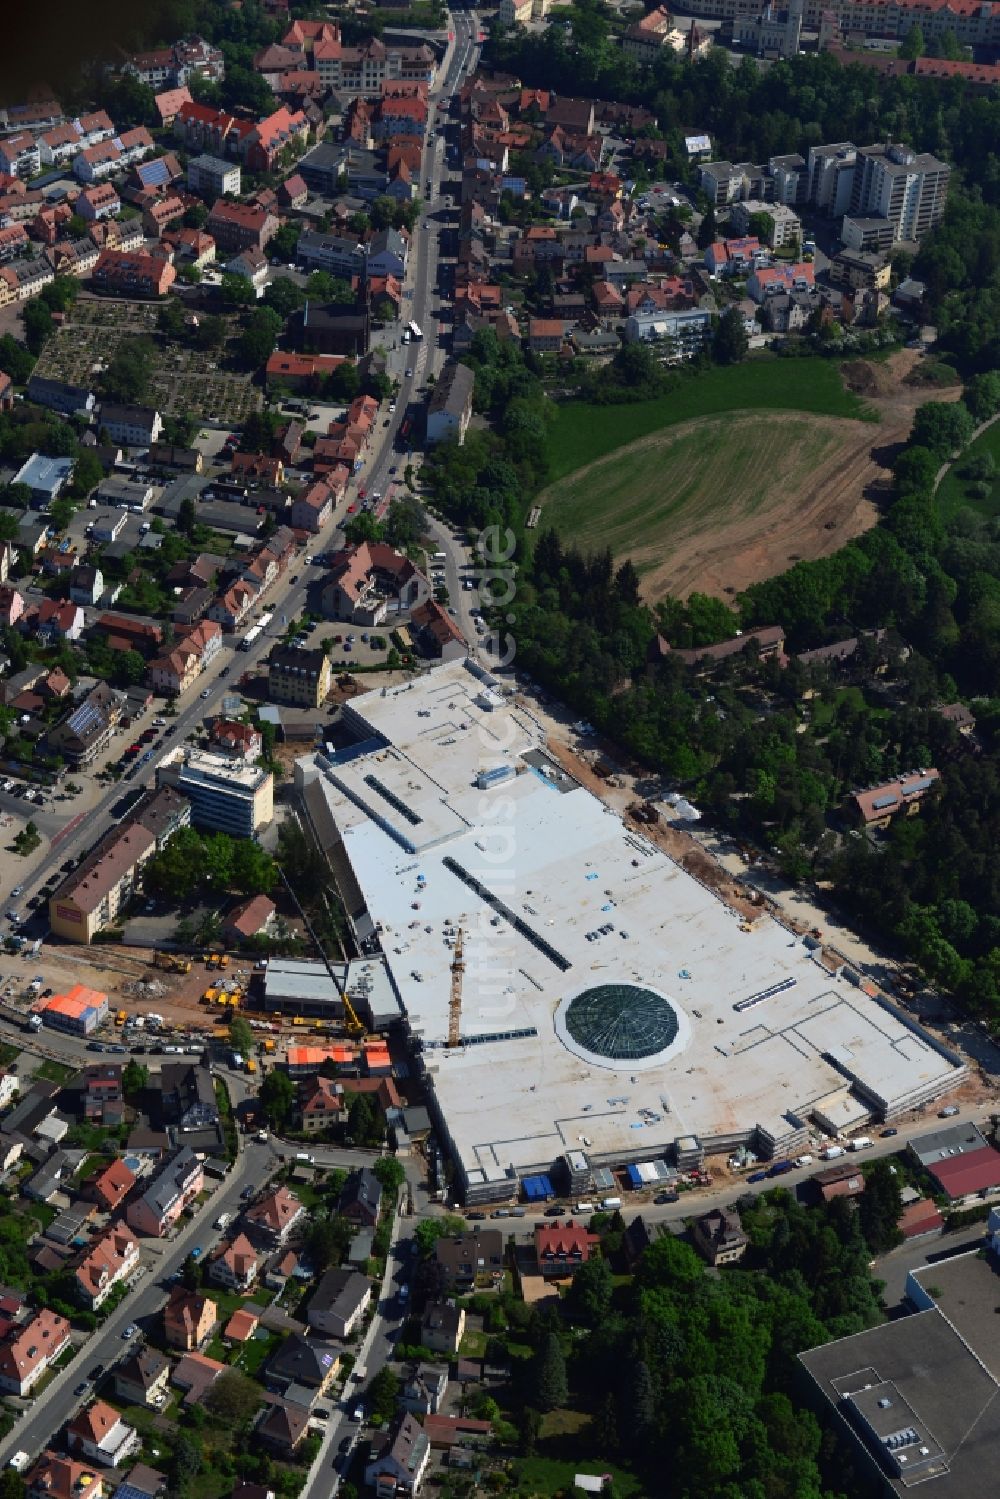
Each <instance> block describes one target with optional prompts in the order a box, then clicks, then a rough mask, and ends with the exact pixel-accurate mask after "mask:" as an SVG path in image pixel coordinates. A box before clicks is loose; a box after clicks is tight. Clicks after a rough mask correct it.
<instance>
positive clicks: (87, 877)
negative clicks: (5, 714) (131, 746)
mask: <svg viewBox="0 0 1000 1499" xmlns="http://www.w3.org/2000/svg"><path fill="white" fill-rule="evenodd" d="M102 685H103V684H102ZM85 701H86V700H85ZM77 711H78V710H74V714H72V715H71V716H70V718H69V720H68V724H69V725H70V726H72V724H73V718H74V716H75V713H76V712H77ZM80 732H81V733H82V732H83V731H82V729H81V731H80ZM108 740H110V730H109V731H108ZM49 742H50V744H56V743H58V744H59V745H60V747H61V748H62V746H63V745H65V744H66V743H67V740H66V738H65V737H58V738H57V736H56V735H55V734H54V733H50V734H49ZM95 742H99V738H98V740H97V741H95ZM62 752H63V753H65V749H63V750H62ZM67 758H70V757H69V756H67ZM93 758H96V755H95V756H94V757H93ZM71 763H74V764H80V765H82V764H87V763H90V762H89V759H88V757H87V756H86V755H85V754H84V755H79V756H77V755H74V756H73V759H72V762H71ZM155 848H156V840H155V838H153V836H152V835H151V834H150V833H147V832H146V830H145V829H144V828H137V827H134V826H126V827H125V828H122V829H116V830H115V831H114V832H113V833H112V834H110V835H109V836H108V838H107V839H105V840H104V841H103V842H102V843H101V844H99V845H98V847H97V849H95V850H94V851H93V852H92V853H91V854H88V856H87V857H86V858H85V859H84V861H83V863H82V864H80V865H78V866H77V868H76V869H75V870H73V872H72V874H70V875H68V876H67V878H66V879H65V880H64V881H63V883H62V885H61V886H59V887H58V888H57V890H56V892H55V894H54V895H52V896H51V897H50V898H49V924H50V926H51V927H52V930H53V931H54V932H55V933H56V935H57V936H60V937H66V938H68V939H69V940H70V941H75V942H90V941H91V940H92V939H93V937H94V935H95V933H97V932H99V931H101V930H102V928H103V927H106V926H108V925H109V923H110V922H112V921H113V920H114V918H115V916H117V914H118V912H119V911H120V910H121V909H122V907H123V906H125V905H126V904H127V903H128V901H129V899H130V898H131V895H132V892H133V890H134V889H135V887H136V884H137V882H138V878H139V875H140V872H141V869H142V866H143V864H145V862H146V860H147V859H148V858H150V857H151V855H152V854H153V852H154V850H155Z"/></svg>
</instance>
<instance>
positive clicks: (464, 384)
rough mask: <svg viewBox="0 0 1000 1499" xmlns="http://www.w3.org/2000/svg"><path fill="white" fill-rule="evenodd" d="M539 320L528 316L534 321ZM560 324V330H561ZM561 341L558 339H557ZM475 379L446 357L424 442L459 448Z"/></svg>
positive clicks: (469, 419)
mask: <svg viewBox="0 0 1000 1499" xmlns="http://www.w3.org/2000/svg"><path fill="white" fill-rule="evenodd" d="M538 321H539V319H537V318H535V319H532V322H533V323H534V322H538ZM561 326H562V325H561V324H560V331H561ZM560 342H561V338H560ZM474 384H475V378H474V375H473V372H472V370H471V369H469V367H468V365H465V364H459V363H458V362H457V361H455V360H449V362H448V363H447V364H446V365H445V367H444V369H443V370H442V372H441V375H440V378H439V379H438V381H437V383H436V384H435V386H434V390H433V391H432V393H431V398H430V401H429V403H428V407H427V441H428V443H430V444H434V443H438V442H444V441H452V440H453V441H455V442H457V443H458V445H459V447H461V445H462V443H463V442H464V441H465V434H466V432H467V431H468V427H469V422H470V421H471V420H472V395H473V386H474Z"/></svg>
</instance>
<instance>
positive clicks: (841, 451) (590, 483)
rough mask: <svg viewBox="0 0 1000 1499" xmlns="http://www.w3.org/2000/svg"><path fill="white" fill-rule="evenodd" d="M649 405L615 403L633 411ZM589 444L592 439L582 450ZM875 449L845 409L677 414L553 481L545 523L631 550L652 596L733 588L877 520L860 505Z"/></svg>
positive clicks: (598, 415)
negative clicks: (834, 412) (833, 413)
mask: <svg viewBox="0 0 1000 1499" xmlns="http://www.w3.org/2000/svg"><path fill="white" fill-rule="evenodd" d="M806 362H807V363H810V362H809V361H806ZM800 363H801V362H800V361H796V363H795V369H796V370H797V369H798V368H799V366H800ZM759 368H760V370H761V372H770V370H772V369H773V368H775V366H772V365H761V366H760V367H759ZM827 368H828V366H826V365H821V366H820V369H822V370H826V369H827ZM718 373H720V374H730V373H734V374H738V373H741V371H740V370H736V371H728V370H723V371H719V372H718ZM706 378H710V377H706ZM696 388H699V386H698V384H697V383H692V385H691V386H686V387H684V388H683V389H682V392H681V393H682V394H687V393H688V392H689V391H690V390H693V389H696ZM765 393H766V392H765ZM849 399H850V400H853V397H850V398H849ZM639 410H640V408H637V407H621V408H615V411H616V412H617V413H618V414H619V415H621V416H622V417H624V418H627V417H630V416H633V415H635V414H636V412H638V411H639ZM604 415H605V413H604V412H603V411H597V412H594V413H593V417H594V421H595V423H599V422H600V421H601V419H602V418H603V416H604ZM586 446H587V442H586V440H585V439H583V438H582V437H581V439H580V445H579V449H578V451H579V452H580V455H581V457H582V456H583V451H584V449H585V448H586ZM870 449H871V428H870V426H868V424H867V423H860V422H858V421H851V420H847V419H844V418H843V417H830V416H818V415H813V416H807V415H805V414H800V413H796V412H782V413H780V414H779V413H777V412H774V411H761V412H758V413H753V412H749V411H746V410H743V411H739V412H733V413H730V414H729V415H725V416H722V415H716V416H703V417H701V418H700V419H696V420H690V421H687V422H685V423H684V424H683V425H681V424H679V422H677V421H675V422H672V423H671V424H670V425H668V426H666V427H662V428H661V429H660V430H659V431H655V432H652V433H649V432H647V433H646V434H644V435H640V434H639V433H636V434H635V437H634V439H633V440H632V441H631V442H630V445H629V446H628V447H627V448H626V449H618V450H617V451H615V452H612V453H605V455H604V456H603V457H602V458H600V459H599V460H597V461H595V462H593V463H589V464H586V465H584V466H580V467H577V468H576V469H575V470H574V472H573V473H572V474H570V475H568V476H566V477H564V478H562V479H560V480H558V481H557V482H556V483H555V484H552V485H550V486H549V488H548V489H546V490H545V491H544V493H543V494H542V495H540V496H539V504H540V505H541V509H542V524H543V525H552V526H554V527H555V528H556V530H557V531H558V532H559V533H560V535H561V536H563V537H564V538H566V539H567V540H570V539H571V540H572V541H573V542H575V543H576V544H577V545H578V546H579V547H580V548H581V549H582V550H584V551H589V550H597V549H599V548H602V547H605V546H609V547H610V548H611V550H612V552H613V554H614V556H615V557H616V558H622V557H631V559H632V562H633V563H634V564H635V567H636V568H637V570H638V572H639V574H640V577H641V578H642V581H643V592H644V594H645V595H646V596H647V597H648V598H651V599H653V598H658V597H661V596H662V595H663V593H665V592H670V593H675V594H679V595H683V594H684V593H687V592H689V591H690V590H691V589H693V588H695V589H700V590H702V591H704V592H710V593H715V594H724V593H728V594H731V593H733V592H738V591H739V590H740V589H741V588H744V587H746V586H747V584H748V583H750V582H754V581H756V580H757V579H759V578H763V577H768V576H771V575H772V574H773V573H775V572H779V571H781V570H782V569H783V568H784V567H787V566H788V564H789V562H791V561H793V560H798V559H799V558H803V557H815V556H822V555H825V554H826V553H827V552H829V551H832V550H834V549H835V547H836V546H837V545H842V544H843V542H844V541H845V540H846V539H848V536H850V535H855V534H857V532H858V530H861V529H864V524H865V523H867V524H871V520H870V519H868V520H867V521H865V520H864V517H863V516H860V512H859V510H858V504H859V499H860V493H861V486H862V482H863V470H864V468H865V466H866V465H867V464H868V463H869V462H870ZM859 516H860V519H859Z"/></svg>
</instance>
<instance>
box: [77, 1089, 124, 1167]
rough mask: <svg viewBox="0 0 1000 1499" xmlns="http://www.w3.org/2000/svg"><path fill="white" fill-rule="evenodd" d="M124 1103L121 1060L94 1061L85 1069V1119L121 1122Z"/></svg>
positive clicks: (111, 1123) (98, 1122) (101, 1121)
mask: <svg viewBox="0 0 1000 1499" xmlns="http://www.w3.org/2000/svg"><path fill="white" fill-rule="evenodd" d="M124 1103H125V1095H124V1092H123V1090H122V1064H121V1063H120V1062H93V1063H91V1064H89V1065H88V1066H86V1067H85V1068H84V1069H83V1117H84V1119H87V1120H90V1121H92V1122H94V1123H97V1124H107V1125H118V1124H121V1121H122V1112H123V1109H124ZM114 1164H120V1163H118V1162H115V1163H114ZM127 1169H128V1168H127V1167H126V1170H127Z"/></svg>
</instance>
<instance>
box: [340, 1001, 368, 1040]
mask: <svg viewBox="0 0 1000 1499" xmlns="http://www.w3.org/2000/svg"><path fill="white" fill-rule="evenodd" d="M343 999H344V1030H345V1031H346V1032H347V1033H348V1035H349V1036H356V1037H357V1038H358V1039H359V1040H360V1039H361V1037H362V1036H363V1035H364V1034H365V1023H364V1021H363V1020H362V1019H361V1017H360V1015H359V1014H358V1012H357V1010H356V1009H355V1008H354V1006H353V1005H352V1004H351V997H350V995H349V994H348V992H347V990H346V989H345V990H344V991H343Z"/></svg>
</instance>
